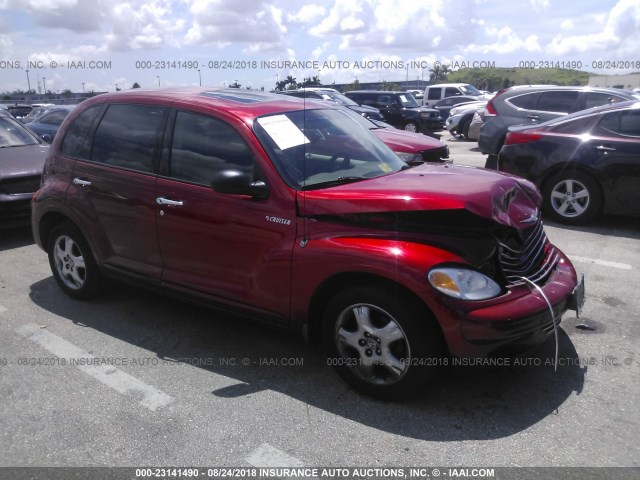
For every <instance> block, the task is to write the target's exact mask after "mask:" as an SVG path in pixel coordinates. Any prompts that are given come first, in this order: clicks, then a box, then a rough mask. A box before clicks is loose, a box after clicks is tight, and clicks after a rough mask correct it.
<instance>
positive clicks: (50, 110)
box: [3, 104, 75, 143]
mask: <svg viewBox="0 0 640 480" xmlns="http://www.w3.org/2000/svg"><path fill="white" fill-rule="evenodd" d="M74 107H75V105H54V104H33V105H22V104H14V105H8V106H6V111H7V112H9V113H10V114H11V115H12V116H13V117H14V118H15V119H16V120H19V121H20V122H22V123H24V124H25V125H28V128H29V129H30V130H31V131H33V132H34V133H36V134H37V135H39V136H40V137H41V138H42V139H43V140H44V141H45V142H47V143H51V141H52V140H53V137H55V135H56V132H57V131H58V128H59V127H60V125H61V124H62V122H63V120H64V119H65V118H66V117H67V115H69V112H71V110H73V108H74ZM3 110H5V109H3Z"/></svg>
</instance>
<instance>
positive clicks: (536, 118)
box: [527, 115, 540, 120]
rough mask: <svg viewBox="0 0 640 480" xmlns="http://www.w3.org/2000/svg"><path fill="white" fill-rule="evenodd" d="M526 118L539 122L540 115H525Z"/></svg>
mask: <svg viewBox="0 0 640 480" xmlns="http://www.w3.org/2000/svg"><path fill="white" fill-rule="evenodd" d="M527 118H530V119H531V120H540V115H527Z"/></svg>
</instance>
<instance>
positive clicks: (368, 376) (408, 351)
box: [323, 286, 445, 400]
mask: <svg viewBox="0 0 640 480" xmlns="http://www.w3.org/2000/svg"><path fill="white" fill-rule="evenodd" d="M323 329H324V332H323V333H324V340H325V346H326V349H327V352H328V363H329V364H331V365H333V366H334V367H335V369H336V371H337V372H338V374H339V375H340V376H341V377H342V378H343V379H344V380H345V381H346V382H347V383H348V384H349V385H350V386H352V387H353V388H354V389H356V390H359V391H360V392H363V393H365V394H367V395H371V396H373V397H376V398H381V399H385V400H389V399H399V398H406V397H410V396H413V395H415V394H417V393H418V392H419V391H420V390H421V389H422V388H423V387H424V385H425V384H426V383H427V381H428V380H429V379H430V378H431V376H432V375H433V374H434V373H435V371H436V367H437V366H438V365H439V364H440V363H441V360H442V358H443V353H444V350H445V349H444V342H443V339H442V334H441V332H440V330H439V328H438V325H437V324H436V322H435V320H434V319H433V318H432V317H431V315H429V313H428V311H426V309H425V308H423V307H422V308H421V306H420V305H419V302H418V301H416V300H414V299H413V298H410V297H409V296H408V295H403V294H401V293H400V294H399V295H393V291H392V292H389V291H388V289H384V288H380V287H368V286H362V287H354V288H350V289H348V290H345V291H343V292H341V293H339V294H338V295H336V296H335V297H334V298H333V300H331V302H330V303H329V305H328V306H327V309H326V311H325V313H324V317H323Z"/></svg>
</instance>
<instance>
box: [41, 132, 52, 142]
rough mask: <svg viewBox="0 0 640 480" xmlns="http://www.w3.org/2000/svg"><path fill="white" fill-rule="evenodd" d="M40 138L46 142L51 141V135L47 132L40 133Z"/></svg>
mask: <svg viewBox="0 0 640 480" xmlns="http://www.w3.org/2000/svg"><path fill="white" fill-rule="evenodd" d="M42 140H44V141H45V142H47V143H51V142H52V141H53V137H52V136H51V135H49V134H48V133H45V134H44V135H42Z"/></svg>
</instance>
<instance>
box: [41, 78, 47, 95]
mask: <svg viewBox="0 0 640 480" xmlns="http://www.w3.org/2000/svg"><path fill="white" fill-rule="evenodd" d="M42 87H43V88H44V94H45V95H46V94H47V77H42Z"/></svg>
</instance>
